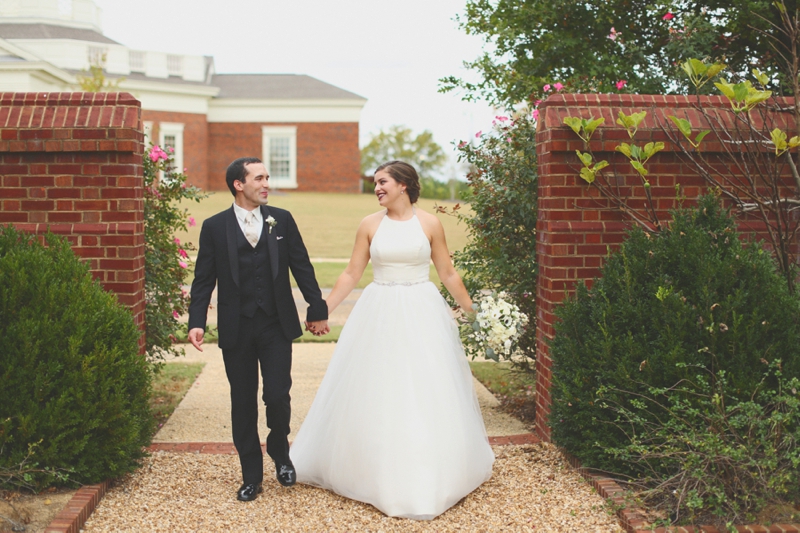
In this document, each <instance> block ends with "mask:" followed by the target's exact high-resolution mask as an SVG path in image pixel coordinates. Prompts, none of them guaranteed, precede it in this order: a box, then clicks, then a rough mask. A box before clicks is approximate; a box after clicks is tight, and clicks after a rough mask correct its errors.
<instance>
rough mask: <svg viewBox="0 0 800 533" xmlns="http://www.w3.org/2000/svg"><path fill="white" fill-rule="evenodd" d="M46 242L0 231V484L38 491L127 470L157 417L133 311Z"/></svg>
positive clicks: (61, 243)
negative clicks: (64, 476) (151, 405)
mask: <svg viewBox="0 0 800 533" xmlns="http://www.w3.org/2000/svg"><path fill="white" fill-rule="evenodd" d="M45 240H46V243H47V246H46V247H45V246H43V245H42V244H40V243H39V242H38V241H37V239H36V238H35V237H31V236H29V235H27V234H24V233H21V232H18V231H16V230H15V229H14V228H12V227H10V226H9V227H5V228H0V354H1V355H0V383H1V384H2V386H0V452H1V453H0V472H3V473H6V474H7V473H8V472H10V471H13V470H14V469H18V467H19V465H23V464H24V465H26V467H25V468H24V469H22V471H20V473H19V475H16V476H8V475H6V476H0V481H5V484H6V485H7V486H8V485H10V486H12V487H20V486H25V487H28V488H32V489H36V490H38V489H41V488H44V487H46V486H48V485H50V484H59V483H61V482H63V481H64V480H63V479H60V478H59V476H58V475H56V472H61V473H63V472H69V479H70V480H71V481H73V482H78V483H92V482H98V481H101V480H103V479H106V478H109V477H116V476H119V475H121V474H124V473H126V472H129V471H131V470H133V469H134V468H135V467H136V465H137V461H138V460H139V459H140V458H141V457H142V456H143V455H144V449H143V448H144V447H145V446H147V445H148V444H149V442H150V437H151V435H152V429H153V423H154V418H153V417H152V415H151V413H150V408H149V404H148V398H149V394H150V390H151V389H150V387H151V377H152V376H151V370H150V367H149V365H148V363H147V361H146V360H145V358H144V357H142V356H140V355H139V354H138V340H139V337H140V331H139V330H138V329H137V328H136V325H135V324H134V321H133V318H132V316H131V315H130V313H129V311H128V310H127V309H126V308H124V307H122V306H121V305H120V304H119V303H118V302H117V300H116V298H115V297H114V296H113V295H112V294H109V293H106V292H104V291H103V289H102V288H101V287H100V285H99V284H98V283H97V282H95V281H93V280H92V277H91V275H90V273H89V270H88V267H87V266H86V265H85V264H83V263H81V262H80V261H79V260H78V258H77V257H76V256H75V255H74V254H73V252H72V250H71V249H70V247H69V244H68V243H67V242H66V241H65V240H64V239H61V238H58V237H56V236H54V235H52V234H50V235H47V236H46V237H45ZM29 452H30V453H29ZM18 471H19V469H18Z"/></svg>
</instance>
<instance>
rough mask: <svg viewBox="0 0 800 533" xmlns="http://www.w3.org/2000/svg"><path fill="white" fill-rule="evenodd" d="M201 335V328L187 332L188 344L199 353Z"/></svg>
mask: <svg viewBox="0 0 800 533" xmlns="http://www.w3.org/2000/svg"><path fill="white" fill-rule="evenodd" d="M203 335H205V331H203V328H192V329H190V330H189V342H191V343H192V346H194V347H195V348H197V350H198V351H200V352H202V351H203V348H202V346H203Z"/></svg>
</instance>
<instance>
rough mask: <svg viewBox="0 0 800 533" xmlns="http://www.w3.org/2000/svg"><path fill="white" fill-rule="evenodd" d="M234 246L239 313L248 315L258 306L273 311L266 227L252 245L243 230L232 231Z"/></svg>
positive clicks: (274, 308) (272, 313)
mask: <svg viewBox="0 0 800 533" xmlns="http://www.w3.org/2000/svg"><path fill="white" fill-rule="evenodd" d="M236 248H237V250H238V253H239V294H240V296H241V300H240V302H241V307H240V308H239V309H240V313H241V314H242V316H246V317H249V318H252V317H253V316H254V315H255V314H256V309H258V308H259V307H260V308H261V309H263V310H264V312H265V313H267V314H268V315H275V314H277V312H278V308H277V307H276V305H275V294H274V293H273V285H272V268H271V267H270V264H269V253H268V252H267V229H266V228H264V229H263V230H262V231H261V239H259V241H258V244H257V245H256V247H255V248H253V245H252V244H250V243H249V242H248V241H247V238H245V236H244V233H242V232H241V230H240V231H237V232H236Z"/></svg>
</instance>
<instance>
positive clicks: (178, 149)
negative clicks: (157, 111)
mask: <svg viewBox="0 0 800 533" xmlns="http://www.w3.org/2000/svg"><path fill="white" fill-rule="evenodd" d="M168 135H172V136H174V137H175V146H174V150H175V152H173V153H172V159H173V161H174V165H175V171H176V172H183V124H181V123H179V122H161V123H160V124H159V125H158V145H159V146H160V147H161V149H162V150H164V151H165V152H166V151H167V148H166V144H165V142H164V141H165V140H166V137H167V136H168Z"/></svg>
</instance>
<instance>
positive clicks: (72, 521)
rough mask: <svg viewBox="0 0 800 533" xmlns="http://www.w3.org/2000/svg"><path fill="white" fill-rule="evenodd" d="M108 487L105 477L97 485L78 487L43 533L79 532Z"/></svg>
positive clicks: (109, 484) (109, 485)
mask: <svg viewBox="0 0 800 533" xmlns="http://www.w3.org/2000/svg"><path fill="white" fill-rule="evenodd" d="M109 487H111V480H109V479H107V480H105V481H103V482H102V483H98V484H97V485H87V486H85V487H81V488H80V489H78V492H76V493H75V495H74V496H72V499H70V501H69V502H67V505H66V507H64V508H63V509H61V511H60V512H59V513H58V514H57V515H56V517H55V518H54V519H53V521H52V522H50V524H49V525H48V526H47V527H46V528H45V530H44V531H45V533H79V532H80V530H81V528H83V526H84V524H86V521H87V520H89V516H91V514H92V513H93V512H94V510H95V508H96V507H97V504H99V503H100V500H102V499H103V496H105V494H106V492H107V491H108V489H109Z"/></svg>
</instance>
